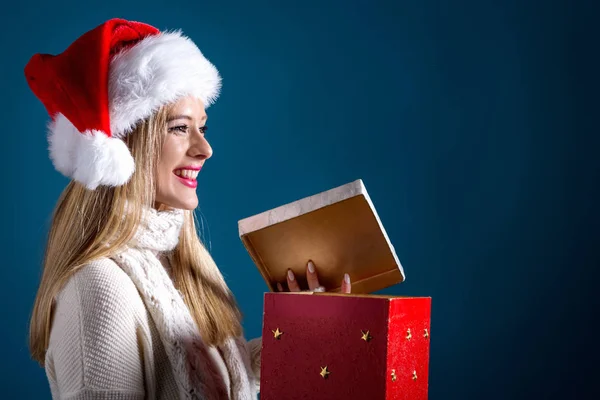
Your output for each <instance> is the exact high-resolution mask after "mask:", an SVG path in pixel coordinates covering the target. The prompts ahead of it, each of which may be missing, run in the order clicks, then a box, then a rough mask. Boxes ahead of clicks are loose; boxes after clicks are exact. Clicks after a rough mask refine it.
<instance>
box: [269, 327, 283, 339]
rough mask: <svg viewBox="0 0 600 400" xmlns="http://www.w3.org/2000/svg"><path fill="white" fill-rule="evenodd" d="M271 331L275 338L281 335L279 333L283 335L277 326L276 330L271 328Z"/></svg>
mask: <svg viewBox="0 0 600 400" xmlns="http://www.w3.org/2000/svg"><path fill="white" fill-rule="evenodd" d="M271 332H273V337H274V338H275V339H277V340H279V338H280V337H281V335H283V332H281V331H280V330H279V328H277V330H275V331H273V330H272V331H271Z"/></svg>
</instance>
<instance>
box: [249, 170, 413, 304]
mask: <svg viewBox="0 0 600 400" xmlns="http://www.w3.org/2000/svg"><path fill="white" fill-rule="evenodd" d="M238 227H239V235H240V239H241V240H242V242H243V244H244V246H245V247H246V249H247V250H248V253H249V254H250V256H251V257H252V259H253V261H254V263H255V264H256V266H257V267H258V269H259V271H260V272H261V274H262V276H263V278H264V279H265V281H266V283H267V285H268V287H269V290H271V291H276V285H277V282H282V283H284V282H285V280H286V273H287V269H288V268H291V269H292V271H294V274H295V275H296V277H297V278H298V280H299V283H300V285H301V287H303V288H306V287H307V284H306V282H303V280H304V279H305V275H306V274H305V271H306V263H307V262H308V260H312V261H313V262H314V263H315V266H316V268H317V271H318V274H319V281H320V283H321V284H322V285H323V286H325V287H326V289H327V290H328V291H333V292H336V291H339V290H340V284H341V282H342V279H343V276H344V273H348V274H349V275H350V278H351V280H352V293H353V294H354V293H356V294H361V293H363V294H364V293H371V292H374V291H377V290H381V289H384V288H386V287H389V286H392V285H395V284H397V283H400V282H403V281H404V279H405V275H404V270H403V268H402V265H401V264H400V261H399V260H398V257H397V255H396V253H395V250H394V248H393V246H392V244H391V242H390V240H389V238H388V236H387V233H386V232H385V229H384V227H383V224H382V223H381V221H380V219H379V216H378V215H377V212H376V210H375V207H374V206H373V203H372V201H371V199H370V197H369V195H368V193H367V191H366V188H365V186H364V184H363V182H362V180H356V181H354V182H351V183H348V184H346V185H342V186H339V187H336V188H333V189H331V190H328V191H326V192H322V193H319V194H316V195H313V196H309V197H306V198H303V199H301V200H298V201H295V202H293V203H289V204H286V205H283V206H280V207H277V208H275V209H272V210H269V211H265V212H263V213H260V214H257V215H254V216H252V217H249V218H245V219H243V220H241V221H239V223H238Z"/></svg>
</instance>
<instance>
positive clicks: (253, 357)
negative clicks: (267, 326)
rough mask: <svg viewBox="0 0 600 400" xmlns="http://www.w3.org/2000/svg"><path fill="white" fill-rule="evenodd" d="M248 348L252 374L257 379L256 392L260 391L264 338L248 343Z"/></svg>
mask: <svg viewBox="0 0 600 400" xmlns="http://www.w3.org/2000/svg"><path fill="white" fill-rule="evenodd" d="M246 347H247V348H248V353H249V354H250V363H251V366H252V372H253V373H254V376H255V377H256V385H257V387H256V390H257V391H260V354H261V349H262V337H258V338H254V339H251V340H249V341H248V342H247V344H246Z"/></svg>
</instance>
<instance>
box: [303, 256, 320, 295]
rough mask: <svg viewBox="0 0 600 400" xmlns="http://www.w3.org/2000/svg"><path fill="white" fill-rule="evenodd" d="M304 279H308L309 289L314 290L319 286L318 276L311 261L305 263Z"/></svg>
mask: <svg viewBox="0 0 600 400" xmlns="http://www.w3.org/2000/svg"><path fill="white" fill-rule="evenodd" d="M306 280H307V281H308V289H309V290H314V289H316V288H317V287H319V276H318V275H317V270H316V269H315V264H314V263H313V262H312V261H309V262H308V264H307V265H306Z"/></svg>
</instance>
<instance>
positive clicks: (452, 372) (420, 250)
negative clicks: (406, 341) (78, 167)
mask: <svg viewBox="0 0 600 400" xmlns="http://www.w3.org/2000/svg"><path fill="white" fill-rule="evenodd" d="M592 3H593V2H591V1H589V2H579V3H578V5H577V6H575V5H569V2H567V1H565V2H552V1H547V2H541V1H540V2H534V1H503V2H502V1H491V0H479V1H467V0H460V1H459V0H456V1H435V0H420V1H395V2H391V1H390V2H383V1H366V0H362V1H348V0H346V1H341V0H340V1H331V0H328V1H324V0H321V1H315V0H308V1H306V0H305V1H302V2H285V3H284V2H276V1H272V2H266V1H262V0H257V1H253V2H246V1H213V2H205V1H168V2H166V1H165V2H159V1H136V0H131V1H128V2H118V1H116V0H103V1H88V2H81V1H78V2H75V1H63V2H61V3H60V4H57V3H56V2H46V1H45V2H42V1H28V2H25V1H21V2H11V3H9V4H7V5H6V6H5V7H4V8H3V13H4V18H3V23H4V33H3V34H2V36H1V39H0V40H1V41H2V42H1V48H2V49H3V51H4V54H3V62H2V63H1V64H0V68H1V76H2V77H3V82H2V96H0V112H1V113H2V122H3V125H4V128H3V130H4V131H3V145H2V149H1V150H0V151H1V152H2V157H1V161H0V162H1V163H2V167H3V170H4V171H5V173H4V174H3V189H2V196H1V199H0V201H1V202H2V203H1V205H2V209H3V210H5V212H6V214H5V217H6V218H5V219H4V221H3V223H2V230H1V234H2V241H1V243H2V255H3V261H2V267H1V268H0V274H1V276H0V278H1V279H0V281H1V282H2V290H1V291H0V296H1V297H0V300H1V301H0V304H1V305H0V312H1V315H0V317H1V320H2V329H1V330H0V338H1V341H0V343H2V345H3V349H2V355H3V356H2V363H0V380H1V390H2V394H3V395H2V397H3V398H4V397H5V398H49V390H48V385H47V381H46V377H45V375H44V372H43V370H42V369H41V368H40V367H38V366H37V365H36V364H35V363H34V362H32V361H31V360H30V358H29V354H28V349H27V325H28V320H29V315H30V311H31V306H32V303H33V299H34V295H35V292H36V288H37V284H38V279H39V276H40V262H41V258H42V252H43V246H44V238H45V234H46V231H47V228H48V222H49V218H50V214H51V212H52V209H53V207H54V205H55V202H56V199H57V197H58V196H59V193H60V192H61V190H62V189H63V188H64V186H65V184H66V183H67V180H66V178H64V177H62V176H61V175H60V174H59V173H57V172H55V171H54V169H53V167H52V165H51V163H50V160H49V158H48V153H47V143H46V139H45V125H46V122H47V116H46V113H45V110H44V109H43V107H42V105H41V103H40V102H39V101H38V100H37V99H36V98H35V97H34V96H33V94H32V93H31V92H30V91H29V89H28V87H27V85H26V82H25V79H24V76H23V67H24V66H25V64H26V62H27V61H28V59H29V57H30V56H31V55H33V54H34V53H36V52H42V53H58V52H61V51H62V50H64V48H66V47H67V46H68V45H69V44H70V43H71V42H72V41H73V40H74V39H75V38H76V37H78V36H79V35H80V34H82V33H83V32H85V31H87V30H89V29H91V28H93V27H95V26H96V25H98V24H100V23H102V22H103V21H104V20H106V19H109V18H112V17H122V18H127V19H133V20H140V21H144V22H148V23H151V24H153V25H155V26H157V27H159V28H161V29H165V28H167V29H182V30H183V31H184V32H185V33H186V34H187V35H189V36H191V37H192V38H193V39H194V41H196V43H197V44H198V45H199V47H200V48H201V49H202V50H203V52H204V53H205V54H206V55H207V56H208V58H209V59H210V60H211V61H213V62H214V63H215V64H216V66H217V67H218V68H219V70H220V72H221V74H222V76H223V79H224V88H223V93H222V96H221V98H220V100H219V101H218V102H217V104H216V105H214V106H213V107H211V108H209V109H208V115H209V122H208V125H209V127H210V130H209V132H208V135H209V136H208V137H209V138H210V140H211V144H212V146H213V148H214V151H215V153H214V156H213V158H212V159H211V160H210V161H209V162H208V163H207V165H206V168H205V169H204V170H203V172H202V174H201V175H200V178H199V182H200V185H199V189H198V192H199V196H200V201H201V207H200V209H201V212H202V214H203V216H204V222H205V229H204V234H205V237H206V238H207V240H209V241H210V244H211V251H212V254H213V255H214V258H215V259H216V261H217V263H218V265H219V266H220V268H221V269H222V271H223V273H224V275H225V276H226V279H227V281H228V283H229V285H230V286H231V288H232V290H233V291H234V293H235V294H236V296H237V298H238V300H239V302H240V304H241V307H242V310H243V312H244V313H245V315H246V319H245V322H244V326H245V328H246V331H247V336H248V337H255V336H258V335H259V334H260V330H261V313H262V293H263V291H264V290H266V286H265V284H264V282H263V281H262V278H261V277H260V275H259V273H258V271H257V270H256V268H255V267H254V265H253V264H252V262H251V260H250V258H249V256H248V255H247V253H246V251H245V249H244V248H243V246H242V244H241V242H240V240H239V238H238V236H237V221H238V220H239V219H241V218H244V217H247V216H249V215H252V214H255V213H257V212H261V211H264V210H266V209H269V208H271V207H275V206H278V205H281V204H283V203H287V202H290V201H293V200H296V199H298V198H301V197H304V196H307V195H310V194H314V193H317V192H320V191H323V190H327V189H329V188H332V187H334V186H338V185H341V184H344V183H347V182H350V181H352V180H355V179H357V178H362V179H363V180H364V182H365V184H366V186H367V189H368V191H369V193H370V195H371V197H372V198H373V201H374V203H375V206H376V208H377V210H378V212H379V215H380V217H381V219H382V221H383V223H384V225H385V227H386V229H387V231H388V234H389V236H390V238H391V240H392V242H393V243H394V245H395V247H396V250H397V252H398V255H399V257H400V260H401V261H402V263H403V265H404V268H405V270H406V274H407V281H406V282H405V283H403V284H401V285H398V286H396V287H393V288H389V289H387V290H384V291H383V293H388V294H405V295H418V296H431V297H432V298H433V308H432V329H431V332H432V336H431V365H430V374H431V375H430V398H431V399H513V398H514V399H516V398H524V399H525V398H528V399H533V398H535V399H538V398H539V399H542V398H544V399H549V398H557V399H558V398H578V399H583V398H592V397H593V396H592V393H594V392H595V394H596V395H598V393H599V390H598V389H597V388H596V386H595V385H594V382H593V381H591V380H590V379H591V378H592V377H593V376H595V374H592V371H593V369H594V368H597V344H596V342H597V339H596V338H597V335H594V331H593V329H592V322H593V321H594V320H595V319H597V317H598V309H597V305H598V296H596V295H593V293H594V291H593V289H594V288H596V287H597V285H596V279H595V278H596V277H597V276H598V274H597V272H596V269H597V268H598V267H599V266H600V262H599V260H600V257H599V254H598V253H599V252H598V241H599V240H598V239H599V234H598V227H599V226H600V225H599V222H600V221H599V217H598V213H597V207H596V205H597V204H598V201H599V199H600V196H599V189H598V182H599V180H598V178H599V177H600V176H599V175H600V170H599V166H598V163H597V153H598V145H599V140H598V137H597V134H598V129H597V116H598V101H597V91H596V89H597V88H598V86H597V83H598V82H597V78H596V77H595V76H594V74H595V73H597V71H598V62H597V58H596V54H597V51H598V45H597V43H596V40H597V38H598V35H597V33H598V32H597V31H596V30H594V29H592V23H593V22H597V21H596V20H597V17H596V14H595V12H596V10H595V9H594V8H595V6H593V4H592ZM282 398H285V396H283V397H282ZM596 398H598V397H596Z"/></svg>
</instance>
